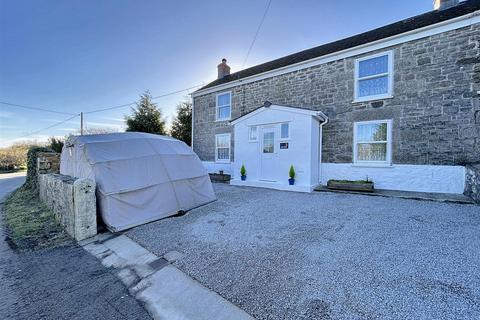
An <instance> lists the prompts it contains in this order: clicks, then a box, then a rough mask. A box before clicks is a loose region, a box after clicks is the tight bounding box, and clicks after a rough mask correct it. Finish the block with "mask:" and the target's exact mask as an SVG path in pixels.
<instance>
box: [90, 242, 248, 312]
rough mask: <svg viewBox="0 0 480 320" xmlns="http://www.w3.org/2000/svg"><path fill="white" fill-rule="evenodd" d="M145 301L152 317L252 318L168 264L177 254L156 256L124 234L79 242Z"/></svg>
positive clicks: (135, 294) (137, 296) (169, 253)
mask: <svg viewBox="0 0 480 320" xmlns="http://www.w3.org/2000/svg"><path fill="white" fill-rule="evenodd" d="M81 244H82V245H83V246H84V249H85V250H87V251H88V252H90V253H92V254H93V255H94V256H96V257H97V258H98V259H100V260H101V261H102V264H103V265H104V266H105V267H108V268H115V269H116V270H117V275H118V277H119V278H120V279H122V281H123V283H124V284H125V285H126V286H128V287H129V291H130V293H131V294H132V295H134V296H135V297H136V298H137V299H139V300H140V301H142V302H143V303H144V304H145V307H146V308H147V309H148V310H149V312H150V314H151V315H152V316H153V318H154V319H169V320H177V319H178V320H186V319H192V320H193V319H195V320H211V319H230V320H237V319H238V320H243V319H245V320H248V319H253V318H252V317H251V316H249V315H248V314H247V313H245V312H244V311H243V310H241V309H239V308H238V307H236V306H235V305H233V304H232V303H230V302H228V301H227V300H225V299H224V298H222V297H221V296H219V295H218V294H217V293H215V292H213V291H211V290H209V289H207V288H205V287H204V286H202V285H201V284H200V283H198V282H197V281H195V280H194V279H192V278H190V277H189V276H187V275H186V274H185V273H183V272H182V271H180V270H179V269H177V268H176V267H174V266H172V265H170V262H173V261H175V260H176V259H177V258H179V257H180V256H181V255H180V253H178V252H168V253H167V254H165V255H164V256H163V257H157V256H156V255H154V254H153V253H151V252H150V251H148V250H146V249H145V248H143V247H142V246H140V245H139V244H137V243H136V242H134V241H133V240H131V239H130V238H128V237H127V236H125V235H120V236H112V235H111V234H101V235H98V236H97V237H96V238H94V239H91V240H87V241H84V242H83V243H81Z"/></svg>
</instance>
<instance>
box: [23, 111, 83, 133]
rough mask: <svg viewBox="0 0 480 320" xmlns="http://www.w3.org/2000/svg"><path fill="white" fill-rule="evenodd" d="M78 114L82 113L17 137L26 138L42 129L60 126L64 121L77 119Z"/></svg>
mask: <svg viewBox="0 0 480 320" xmlns="http://www.w3.org/2000/svg"><path fill="white" fill-rule="evenodd" d="M78 116H80V114H76V115H74V116H73V117H69V118H67V119H65V120H63V121H60V122H57V123H54V124H52V125H50V126H48V127H46V128H42V129H40V130H37V131H34V132H30V133H28V134H26V135H24V136H21V137H18V138H17V139H21V138H26V137H29V136H32V135H34V134H37V133H40V132H42V131H45V130H48V129H51V128H53V127H56V126H59V125H61V124H64V123H65V122H67V121H70V120H72V119H75V118H76V117H78Z"/></svg>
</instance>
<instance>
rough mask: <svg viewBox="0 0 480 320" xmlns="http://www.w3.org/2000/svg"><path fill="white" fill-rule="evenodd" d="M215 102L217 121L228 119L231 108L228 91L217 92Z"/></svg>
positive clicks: (230, 96) (230, 97)
mask: <svg viewBox="0 0 480 320" xmlns="http://www.w3.org/2000/svg"><path fill="white" fill-rule="evenodd" d="M216 104H217V107H216V109H217V121H220V120H222V121H223V120H230V117H231V109H232V108H231V106H232V94H231V93H230V92H224V93H221V94H218V95H217V103H216Z"/></svg>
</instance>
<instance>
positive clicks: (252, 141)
mask: <svg viewBox="0 0 480 320" xmlns="http://www.w3.org/2000/svg"><path fill="white" fill-rule="evenodd" d="M248 142H249V143H256V142H258V140H248Z"/></svg>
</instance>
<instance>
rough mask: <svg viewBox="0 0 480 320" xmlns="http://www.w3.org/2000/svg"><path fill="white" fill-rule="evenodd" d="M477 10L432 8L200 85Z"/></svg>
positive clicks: (469, 5) (474, 2)
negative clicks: (428, 10)
mask: <svg viewBox="0 0 480 320" xmlns="http://www.w3.org/2000/svg"><path fill="white" fill-rule="evenodd" d="M477 10H480V0H468V1H465V2H461V3H460V4H458V5H457V6H455V7H452V8H449V9H445V10H434V11H430V12H427V13H424V14H421V15H418V16H415V17H412V18H408V19H405V20H401V21H398V22H395V23H392V24H389V25H386V26H383V27H380V28H377V29H374V30H370V31H367V32H364V33H360V34H357V35H355V36H352V37H348V38H345V39H342V40H338V41H334V42H330V43H327V44H324V45H321V46H318V47H314V48H311V49H307V50H303V51H300V52H297V53H294V54H290V55H288V56H285V57H282V58H279V59H275V60H272V61H269V62H266V63H262V64H259V65H256V66H253V67H250V68H247V69H244V70H240V71H238V72H235V73H232V74H230V75H228V76H225V77H223V78H221V79H217V80H215V81H212V82H210V83H209V84H207V85H206V86H204V87H202V88H200V89H199V90H197V91H201V90H203V89H207V88H211V87H215V86H217V85H220V84H224V83H228V82H231V81H235V80H239V79H243V78H246V77H249V76H253V75H256V74H259V73H263V72H267V71H271V70H275V69H278V68H282V67H286V66H289V65H292V64H295V63H299V62H303V61H306V60H310V59H313V58H318V57H321V56H324V55H327V54H331V53H335V52H338V51H342V50H345V49H349V48H353V47H356V46H360V45H363V44H367V43H370V42H373V41H377V40H381V39H385V38H389V37H392V36H395V35H399V34H402V33H405V32H409V31H412V30H416V29H420V28H423V27H426V26H429V25H432V24H436V23H439V22H443V21H447V20H450V19H453V18H456V17H460V16H463V15H466V14H469V13H472V12H474V11H477Z"/></svg>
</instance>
